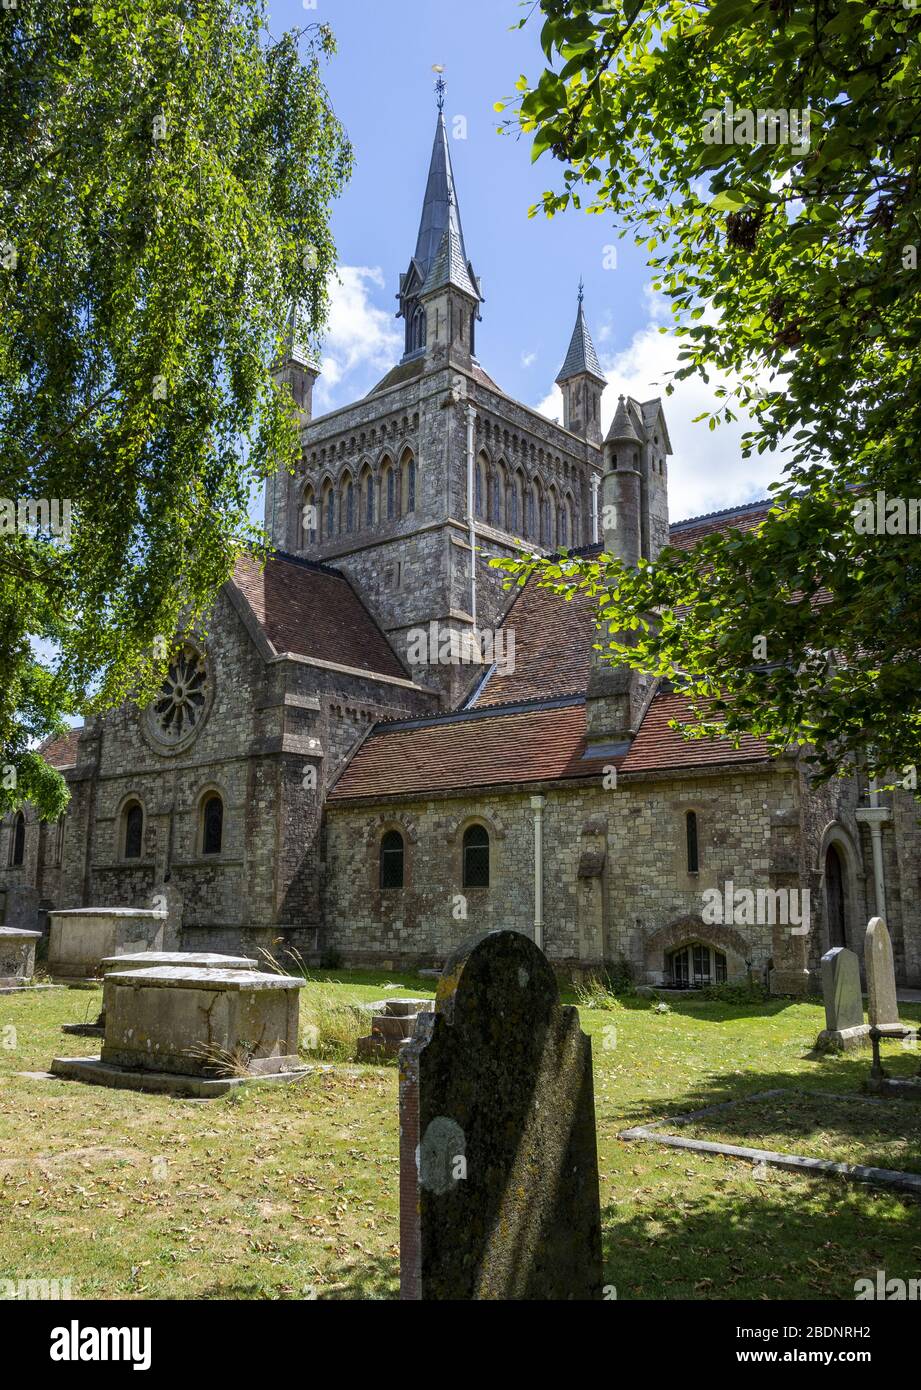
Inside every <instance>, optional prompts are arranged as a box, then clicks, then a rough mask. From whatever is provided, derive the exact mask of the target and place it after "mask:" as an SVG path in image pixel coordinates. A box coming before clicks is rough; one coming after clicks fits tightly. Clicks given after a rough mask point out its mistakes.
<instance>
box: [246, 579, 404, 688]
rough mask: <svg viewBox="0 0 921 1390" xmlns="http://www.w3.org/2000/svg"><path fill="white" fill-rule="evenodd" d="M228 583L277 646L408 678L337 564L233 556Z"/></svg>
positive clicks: (297, 652)
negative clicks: (333, 566)
mask: <svg viewBox="0 0 921 1390" xmlns="http://www.w3.org/2000/svg"><path fill="white" fill-rule="evenodd" d="M231 583H232V584H233V585H234V587H235V588H236V589H237V590H238V591H239V593H240V594H242V596H243V597H244V598H245V600H246V602H247V604H248V605H249V608H250V609H251V611H252V613H253V615H254V617H255V619H256V621H257V622H258V624H259V626H260V627H261V629H262V631H263V632H264V634H265V636H266V637H267V638H268V640H269V642H270V643H271V644H272V646H273V647H274V648H275V650H276V652H278V653H279V654H282V653H289V652H290V653H291V654H292V655H295V656H303V657H307V658H309V659H311V660H314V661H325V662H330V663H331V664H333V665H337V666H349V667H352V668H354V669H356V670H362V671H368V672H369V673H374V674H377V675H382V676H388V677H391V678H397V679H400V680H407V679H408V676H407V674H406V671H405V670H404V668H403V666H402V665H401V663H400V661H399V660H398V658H397V656H396V653H395V652H394V650H393V648H392V647H391V645H390V643H389V642H388V641H387V638H386V637H385V636H384V634H383V632H382V631H381V629H380V628H379V627H378V625H377V623H376V622H375V621H374V619H373V618H372V617H371V614H370V613H369V612H368V610H367V608H365V606H364V604H363V603H362V602H361V599H360V598H359V597H358V595H357V594H356V592H355V590H354V589H353V588H352V586H351V584H350V583H349V581H348V579H347V578H346V577H345V575H344V574H342V573H341V572H340V571H339V570H335V569H331V568H330V567H329V566H328V565H318V564H312V563H311V562H310V561H309V560H299V559H296V558H295V557H294V556H292V555H282V554H275V555H273V556H271V557H270V558H269V559H268V560H267V561H266V565H265V568H264V569H263V568H262V567H261V566H260V565H259V564H258V563H257V562H256V561H255V560H253V559H252V558H250V557H249V556H243V557H242V558H241V559H239V560H238V561H237V565H236V568H235V570H234V574H233V578H232V580H231Z"/></svg>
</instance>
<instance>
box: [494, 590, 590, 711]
mask: <svg viewBox="0 0 921 1390" xmlns="http://www.w3.org/2000/svg"><path fill="white" fill-rule="evenodd" d="M595 611H596V605H595V602H594V600H593V599H590V598H588V597H587V595H585V594H583V593H577V594H575V595H574V596H573V598H572V599H570V600H567V599H564V598H562V597H561V596H560V595H559V594H555V593H554V592H553V590H552V589H542V588H540V587H539V586H538V585H537V584H536V583H535V581H534V580H533V579H532V580H529V582H528V583H527V584H526V585H525V586H524V588H523V589H519V590H518V593H517V595H516V597H515V601H514V602H513V604H512V606H511V608H510V609H509V610H508V613H507V614H506V616H505V620H504V622H503V624H502V627H503V629H504V630H505V631H506V632H514V634H515V657H514V663H513V664H514V670H512V671H509V672H506V673H503V671H502V670H501V668H500V669H497V670H496V671H495V672H494V673H493V674H492V675H491V676H490V677H489V679H488V680H487V681H486V684H485V685H484V686H483V687H482V688H481V689H480V690H479V691H478V692H476V693H475V696H474V699H473V701H472V702H471V703H472V705H473V706H474V707H475V708H476V709H483V708H484V707H486V706H488V705H501V704H508V703H509V702H511V701H516V702H519V703H523V702H524V701H525V700H539V699H543V700H546V699H551V698H553V697H554V696H557V695H582V694H584V693H585V690H586V688H587V685H588V665H589V653H590V652H591V648H592V643H593V642H596V641H597V640H598V639H597V636H596V634H595V622H594V615H595ZM507 651H508V654H509V656H511V651H510V649H508V648H507Z"/></svg>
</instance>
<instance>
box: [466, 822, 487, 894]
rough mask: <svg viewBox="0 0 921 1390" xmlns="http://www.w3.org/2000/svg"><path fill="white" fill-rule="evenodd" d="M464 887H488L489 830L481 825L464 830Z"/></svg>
mask: <svg viewBox="0 0 921 1390" xmlns="http://www.w3.org/2000/svg"><path fill="white" fill-rule="evenodd" d="M464 887H465V888H488V887H489V832H488V831H487V830H485V829H484V827H483V826H482V825H471V826H468V828H467V829H466V830H465V831H464Z"/></svg>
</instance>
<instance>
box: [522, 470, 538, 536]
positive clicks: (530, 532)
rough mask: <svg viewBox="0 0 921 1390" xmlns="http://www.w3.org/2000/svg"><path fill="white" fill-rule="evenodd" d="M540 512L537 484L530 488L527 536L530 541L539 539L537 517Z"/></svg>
mask: <svg viewBox="0 0 921 1390" xmlns="http://www.w3.org/2000/svg"><path fill="white" fill-rule="evenodd" d="M538 512H539V500H538V491H537V483H533V484H532V485H531V487H530V488H528V515H527V519H526V528H525V534H526V535H527V536H528V537H529V539H530V540H536V539H537V517H538Z"/></svg>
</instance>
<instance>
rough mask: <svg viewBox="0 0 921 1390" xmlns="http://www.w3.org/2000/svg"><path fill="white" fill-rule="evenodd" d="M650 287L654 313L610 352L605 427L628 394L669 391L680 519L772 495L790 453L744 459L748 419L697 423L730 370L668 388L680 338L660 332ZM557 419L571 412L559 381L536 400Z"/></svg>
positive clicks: (666, 400) (674, 493)
mask: <svg viewBox="0 0 921 1390" xmlns="http://www.w3.org/2000/svg"><path fill="white" fill-rule="evenodd" d="M656 300H657V297H656V296H655V295H654V293H653V292H652V291H650V290H647V301H648V306H649V311H650V321H649V322H648V323H647V324H646V326H645V328H642V329H640V330H639V332H637V333H636V334H635V335H634V337H633V341H632V342H631V343H630V345H629V347H627V348H625V349H624V351H623V352H620V353H617V354H615V355H614V356H612V357H607V358H605V359H603V367H604V371H605V375H606V377H607V379H608V383H609V384H608V389H607V391H606V392H605V394H604V397H603V400H602V428H603V430H604V431H605V432H607V429H608V426H609V425H610V423H611V420H612V419H613V417H614V411H615V410H616V408H617V398H618V396H620V395H621V394H623V395H625V396H633V397H635V399H636V400H639V401H648V400H651V399H652V398H653V397H655V396H661V397H662V405H663V409H664V412H665V418H666V421H667V422H668V431H669V435H670V436H671V442H672V448H673V450H674V454H673V455H672V457H671V458H670V459H669V461H668V468H669V481H668V509H669V515H670V516H671V519H672V520H673V521H681V520H683V519H684V518H686V517H691V516H700V515H702V514H703V513H705V512H715V511H721V510H722V509H723V508H725V507H734V506H737V505H738V504H740V503H743V502H752V501H755V500H756V499H758V498H761V497H766V496H767V495H768V493H767V486H768V484H769V483H771V482H773V481H774V480H775V479H776V478H779V477H780V474H781V469H782V465H783V456H782V455H780V454H761V455H754V456H753V457H752V458H749V459H743V457H742V450H741V447H740V440H741V438H742V435H743V434H744V433H745V430H746V428H747V425H746V424H745V423H743V421H742V420H741V419H740V420H739V421H738V422H737V423H735V424H728V425H725V424H721V425H719V426H718V427H717V429H715V430H711V429H709V427H708V425H707V422H706V420H701V421H699V422H698V423H697V424H694V423H693V422H694V417H695V416H697V415H700V413H701V412H702V411H704V410H711V409H713V408H714V407H715V406H717V405H719V404H720V402H719V401H718V400H717V397H716V395H715V388H716V386H717V385H720V384H723V385H727V384H728V378H726V377H722V376H721V375H720V374H719V373H717V372H711V373H710V382H709V384H708V383H706V382H704V381H702V380H700V379H699V378H698V377H691V378H689V379H688V380H687V381H681V382H677V383H676V384H675V392H674V395H672V396H666V394H665V387H666V385H667V382H668V380H669V377H668V373H669V372H671V371H674V370H675V368H676V367H677V366H678V340H677V338H676V337H675V336H674V334H672V333H660V332H659V323H660V322H661V307H660V305H659V304H658V303H657V302H656ZM536 409H537V410H539V411H540V412H541V414H542V415H546V416H548V417H549V418H550V419H559V420H562V418H563V398H562V395H561V393H560V390H559V387H554V388H553V390H552V391H551V392H550V393H549V395H547V396H546V397H545V398H544V400H542V401H541V402H540V404H539V405H537V406H536Z"/></svg>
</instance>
